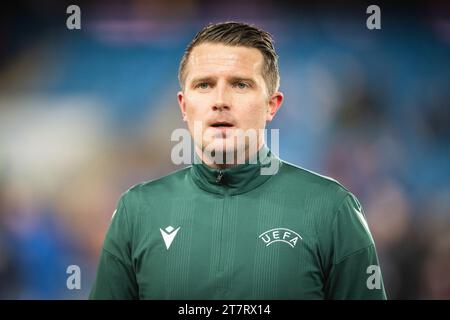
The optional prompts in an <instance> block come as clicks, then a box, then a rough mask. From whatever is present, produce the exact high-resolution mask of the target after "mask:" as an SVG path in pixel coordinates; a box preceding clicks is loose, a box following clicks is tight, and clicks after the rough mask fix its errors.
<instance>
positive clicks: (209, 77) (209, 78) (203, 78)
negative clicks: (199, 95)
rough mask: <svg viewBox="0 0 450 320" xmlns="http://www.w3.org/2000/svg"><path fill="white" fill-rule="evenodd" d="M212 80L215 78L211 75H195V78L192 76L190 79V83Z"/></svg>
mask: <svg viewBox="0 0 450 320" xmlns="http://www.w3.org/2000/svg"><path fill="white" fill-rule="evenodd" d="M212 81H215V78H214V77H211V76H205V77H196V78H193V79H192V80H191V83H192V84H196V83H199V82H212Z"/></svg>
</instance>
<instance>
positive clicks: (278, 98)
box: [266, 91, 284, 122]
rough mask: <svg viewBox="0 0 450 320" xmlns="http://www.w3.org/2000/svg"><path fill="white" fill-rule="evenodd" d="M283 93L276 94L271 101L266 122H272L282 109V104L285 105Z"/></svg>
mask: <svg viewBox="0 0 450 320" xmlns="http://www.w3.org/2000/svg"><path fill="white" fill-rule="evenodd" d="M283 99H284V96H283V93H282V92H279V91H277V92H275V93H274V94H273V95H272V96H271V97H270V99H269V108H268V109H267V115H266V121H268V122H270V121H272V119H273V118H274V117H275V114H276V113H277V111H278V109H280V107H281V104H282V103H283Z"/></svg>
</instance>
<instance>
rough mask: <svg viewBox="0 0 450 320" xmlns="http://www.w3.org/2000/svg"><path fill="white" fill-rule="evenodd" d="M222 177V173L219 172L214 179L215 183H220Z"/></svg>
mask: <svg viewBox="0 0 450 320" xmlns="http://www.w3.org/2000/svg"><path fill="white" fill-rule="evenodd" d="M222 177H223V171H222V170H219V174H218V175H217V178H216V183H220V182H221V181H222Z"/></svg>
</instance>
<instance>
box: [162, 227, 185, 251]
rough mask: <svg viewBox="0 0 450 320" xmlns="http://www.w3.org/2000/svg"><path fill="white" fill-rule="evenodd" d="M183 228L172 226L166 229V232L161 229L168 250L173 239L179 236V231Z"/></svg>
mask: <svg viewBox="0 0 450 320" xmlns="http://www.w3.org/2000/svg"><path fill="white" fill-rule="evenodd" d="M180 228H181V227H178V228H176V229H175V228H174V227H172V226H168V227H166V228H165V229H164V230H163V229H161V228H160V229H159V231H161V235H162V237H163V240H164V243H165V244H166V248H167V250H169V248H170V245H171V244H172V241H173V239H175V236H176V235H177V232H178V230H180Z"/></svg>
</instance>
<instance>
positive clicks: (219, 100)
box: [212, 85, 230, 111]
mask: <svg viewBox="0 0 450 320" xmlns="http://www.w3.org/2000/svg"><path fill="white" fill-rule="evenodd" d="M229 99H230V97H229V93H228V89H227V88H226V86H224V85H218V86H217V87H216V96H215V100H214V103H213V106H212V109H213V110H214V111H222V110H230V100H229Z"/></svg>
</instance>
